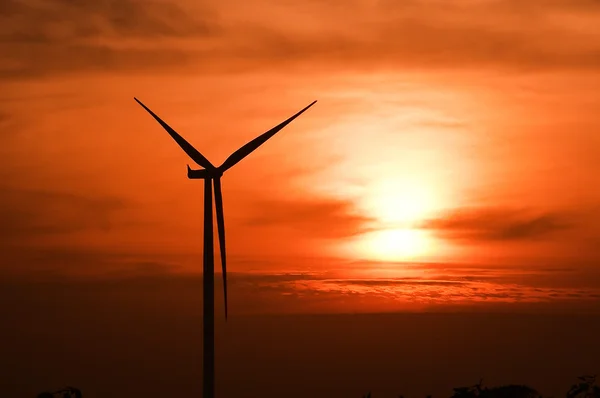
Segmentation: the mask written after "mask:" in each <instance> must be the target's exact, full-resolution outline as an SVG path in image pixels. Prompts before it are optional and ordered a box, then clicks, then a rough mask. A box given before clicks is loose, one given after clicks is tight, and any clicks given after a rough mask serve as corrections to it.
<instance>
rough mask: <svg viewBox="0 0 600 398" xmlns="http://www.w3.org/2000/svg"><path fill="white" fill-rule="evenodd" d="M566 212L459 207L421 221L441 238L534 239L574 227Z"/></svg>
mask: <svg viewBox="0 0 600 398" xmlns="http://www.w3.org/2000/svg"><path fill="white" fill-rule="evenodd" d="M576 221H577V220H574V219H573V218H572V217H569V215H568V214H559V213H539V212H533V211H528V210H520V209H507V208H486V207H484V208H481V207H470V208H460V209H456V210H453V211H452V212H449V213H448V214H446V215H443V216H441V217H438V218H434V219H430V220H428V221H426V222H424V223H423V224H422V227H423V228H426V229H431V230H433V231H434V232H435V233H437V234H438V235H440V236H441V237H443V238H445V239H452V240H464V241H510V240H514V241H518V240H536V239H542V238H546V237H548V236H552V235H553V234H556V233H559V232H561V231H564V230H568V229H570V228H572V227H573V226H574V223H575V222H576Z"/></svg>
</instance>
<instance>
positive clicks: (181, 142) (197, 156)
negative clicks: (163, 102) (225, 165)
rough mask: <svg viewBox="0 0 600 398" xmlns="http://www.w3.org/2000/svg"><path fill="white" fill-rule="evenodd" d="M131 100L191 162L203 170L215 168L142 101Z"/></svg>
mask: <svg viewBox="0 0 600 398" xmlns="http://www.w3.org/2000/svg"><path fill="white" fill-rule="evenodd" d="M133 99H134V100H136V102H137V103H138V104H140V105H141V106H142V107H143V108H144V109H145V110H146V111H147V112H148V113H149V114H150V115H152V117H153V118H154V119H156V121H157V122H158V123H160V125H161V126H163V128H164V129H165V130H167V133H169V135H170V136H171V137H173V139H174V140H175V142H177V144H179V146H180V147H181V149H183V150H184V152H185V153H187V155H188V156H189V157H190V158H192V160H193V161H194V162H196V163H198V165H199V166H202V167H204V168H205V169H214V168H215V166H213V165H212V163H211V162H209V160H208V159H206V158H205V157H204V155H202V154H201V153H200V152H198V150H197V149H196V148H194V147H193V146H192V145H191V144H190V143H189V142H187V141H186V140H185V138H183V137H182V136H180V135H179V134H178V133H177V132H176V131H175V130H173V129H172V128H171V126H169V125H168V124H167V123H165V122H164V121H163V120H162V119H161V118H160V117H158V115H157V114H156V113H154V112H152V111H151V110H150V109H149V108H148V107H147V106H146V105H144V104H143V103H142V101H140V100H138V99H137V98H135V97H133Z"/></svg>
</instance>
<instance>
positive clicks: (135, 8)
mask: <svg viewBox="0 0 600 398" xmlns="http://www.w3.org/2000/svg"><path fill="white" fill-rule="evenodd" d="M1 11H2V14H1V15H3V16H4V17H5V20H3V22H4V23H3V24H2V28H1V29H0V41H3V42H10V43H21V44H40V43H46V44H49V43H61V44H71V43H73V42H81V40H82V39H90V38H110V37H116V38H129V37H140V38H144V39H147V40H152V39H156V38H158V37H185V36H205V35H210V34H212V32H213V27H212V26H211V24H210V23H209V21H208V20H198V19H196V18H194V17H192V16H191V15H190V14H189V13H186V12H185V11H184V10H183V9H182V8H180V7H179V6H178V5H176V4H173V3H172V2H166V1H139V0H98V1H91V0H76V1H72V0H47V1H44V2H36V1H33V0H6V1H4V2H3V5H2V9H1Z"/></svg>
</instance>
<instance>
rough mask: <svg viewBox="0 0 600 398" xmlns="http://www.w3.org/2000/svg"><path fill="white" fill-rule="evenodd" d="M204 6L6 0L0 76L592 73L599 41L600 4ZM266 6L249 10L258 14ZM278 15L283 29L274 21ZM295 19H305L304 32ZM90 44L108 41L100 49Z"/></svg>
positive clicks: (599, 58)
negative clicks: (240, 9) (298, 70)
mask: <svg viewBox="0 0 600 398" xmlns="http://www.w3.org/2000/svg"><path fill="white" fill-rule="evenodd" d="M34 4H35V5H34ZM39 4H43V5H44V6H43V7H42V6H40V5H39ZM203 5H204V6H205V7H204V9H206V10H205V11H202V15H199V13H196V14H195V15H193V16H192V14H191V13H190V12H187V11H185V10H184V9H183V8H180V7H178V6H177V5H176V4H175V3H173V2H167V1H160V2H142V1H141V0H127V1H117V0H102V1H98V2H93V1H83V0H79V1H67V0H52V1H46V2H44V3H33V1H32V0H28V1H16V0H9V1H6V2H5V3H3V5H2V10H0V11H1V15H2V16H3V17H0V18H3V19H2V20H0V41H2V42H3V44H4V45H5V47H4V49H3V53H4V54H3V55H4V57H3V58H4V59H3V62H2V63H1V64H0V66H1V68H0V76H5V77H13V78H15V77H28V76H38V75H40V74H49V73H51V74H56V73H66V72H75V71H90V70H93V71H101V70H118V71H130V72H133V71H140V70H148V69H151V70H153V71H157V72H160V71H170V72H175V71H177V72H180V71H181V72H183V71H186V70H187V71H191V70H193V72H194V73H197V72H199V71H202V72H204V73H207V72H223V71H238V70H250V69H261V70H263V71H264V70H265V68H277V69H278V70H281V68H282V67H292V66H294V67H305V68H308V69H310V70H311V71H313V72H314V71H317V70H328V69H334V70H339V69H340V68H343V69H355V70H364V69H368V70H372V69H373V68H377V69H393V70H397V69H398V68H427V69H440V68H502V69H505V68H511V69H527V70H544V69H592V70H593V69H596V68H598V67H599V66H600V55H599V54H600V40H599V39H598V38H597V35H595V30H594V24H595V26H597V25H598V24H599V23H600V7H598V5H597V2H592V1H575V2H572V3H571V2H563V1H551V2H547V3H546V2H538V1H535V2H531V3H530V2H515V1H512V0H501V1H494V2H469V4H463V3H461V2H430V1H407V2H397V1H379V2H368V3H367V2H362V1H354V2H350V3H348V4H346V5H345V6H344V7H341V6H340V4H338V3H336V2H316V1H307V2H301V3H285V4H281V5H280V6H279V7H278V12H279V13H280V14H279V15H278V16H279V18H272V17H271V16H270V15H269V14H268V13H267V12H249V13H248V15H247V18H244V19H243V20H242V21H236V22H235V23H234V22H230V21H228V20H226V18H225V17H226V16H227V15H228V13H227V12H226V10H225V8H224V7H230V8H235V7H236V6H237V5H238V4H237V3H236V1H229V2H227V3H223V4H219V2H216V1H214V2H212V3H210V5H209V3H208V2H207V3H203ZM272 6H273V4H269V3H268V2H260V1H259V2H257V3H256V9H257V10H258V9H261V8H262V9H265V10H267V11H268V10H269V9H270V8H272ZM221 7H223V8H221ZM220 9H222V10H223V12H222V13H220V14H217V11H219V10H220ZM217 15H218V16H219V18H216V16H217ZM286 18H287V19H288V20H289V23H285V24H282V23H279V21H280V20H281V19H286ZM303 18H306V19H307V21H310V26H311V28H310V29H307V28H306V26H305V22H306V21H303ZM561 18H565V19H564V20H561ZM561 21H562V22H564V23H561ZM123 38H125V39H127V38H135V39H142V40H144V42H143V46H140V43H138V47H135V46H132V47H131V48H120V47H118V46H116V45H115V43H116V44H119V42H118V39H123ZM179 38H196V39H198V40H196V42H195V43H194V45H193V47H188V48H187V49H183V48H181V47H178V46H177V45H176V44H174V43H173V42H162V43H161V44H157V43H158V41H156V42H155V41H154V40H155V39H168V40H174V39H175V40H176V39H179ZM99 39H101V40H109V41H110V40H112V41H111V42H110V45H109V44H108V43H104V44H101V40H100V41H99ZM204 39H209V41H204ZM115 40H116V41H115ZM24 44H25V45H24ZM207 60H210V62H208V61H207ZM45 63H48V65H45ZM190 65H193V66H194V67H193V68H190Z"/></svg>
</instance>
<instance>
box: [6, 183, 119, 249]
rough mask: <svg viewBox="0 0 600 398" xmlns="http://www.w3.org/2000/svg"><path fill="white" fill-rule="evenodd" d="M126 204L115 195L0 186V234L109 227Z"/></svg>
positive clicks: (29, 235) (12, 236)
mask: <svg viewBox="0 0 600 398" xmlns="http://www.w3.org/2000/svg"><path fill="white" fill-rule="evenodd" d="M127 206H128V203H127V202H126V201H125V200H123V199H121V198H117V197H99V198H94V197H92V196H91V195H90V196H85V195H81V194H74V193H68V192H58V191H56V192H52V191H42V190H22V189H11V188H7V187H4V188H0V237H1V239H2V240H3V243H6V242H7V241H12V240H14V241H22V240H23V239H25V240H26V241H27V239H34V238H36V237H39V236H42V235H54V234H65V233H72V232H79V231H83V230H88V229H105V230H107V229H109V228H110V227H111V225H112V224H111V217H112V215H113V214H114V213H115V212H117V211H119V210H122V209H124V208H126V207H127Z"/></svg>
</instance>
